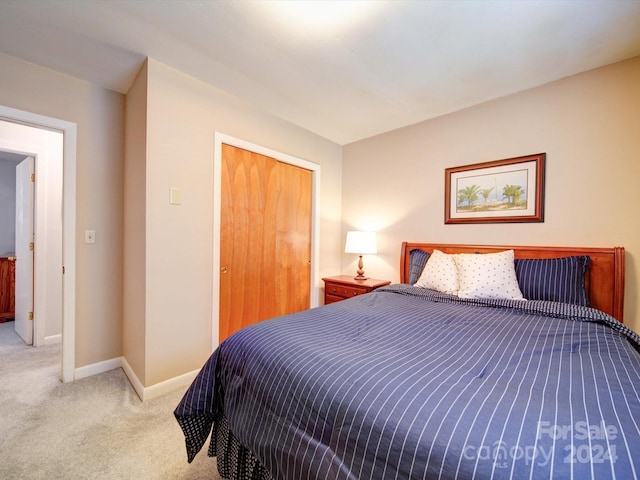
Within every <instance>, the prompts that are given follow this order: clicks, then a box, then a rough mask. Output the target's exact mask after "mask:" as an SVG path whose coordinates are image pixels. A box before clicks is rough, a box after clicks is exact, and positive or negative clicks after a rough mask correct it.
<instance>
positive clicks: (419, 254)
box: [409, 248, 429, 285]
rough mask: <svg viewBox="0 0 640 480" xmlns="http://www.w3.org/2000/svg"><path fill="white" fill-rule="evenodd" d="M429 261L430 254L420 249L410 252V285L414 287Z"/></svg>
mask: <svg viewBox="0 0 640 480" xmlns="http://www.w3.org/2000/svg"><path fill="white" fill-rule="evenodd" d="M427 260H429V254H428V253H427V252H425V251H422V250H420V249H417V248H415V249H413V250H411V251H410V252H409V265H410V268H409V283H410V284H411V285H413V284H414V283H416V282H417V281H418V279H419V278H420V274H421V273H422V270H424V266H425V265H426V264H427Z"/></svg>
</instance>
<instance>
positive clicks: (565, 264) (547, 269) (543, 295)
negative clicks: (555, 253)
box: [515, 255, 591, 307]
mask: <svg viewBox="0 0 640 480" xmlns="http://www.w3.org/2000/svg"><path fill="white" fill-rule="evenodd" d="M590 260H591V259H590V258H589V257H588V256H586V255H582V256H573V257H562V258H538V259H529V258H518V259H516V261H515V269H516V277H517V278H518V284H519V285H520V290H521V291H522V295H524V298H527V299H529V300H550V301H552V302H564V303H571V304H574V305H583V306H585V307H588V306H589V297H588V296H587V292H586V290H585V274H586V272H587V269H588V268H589V262H590Z"/></svg>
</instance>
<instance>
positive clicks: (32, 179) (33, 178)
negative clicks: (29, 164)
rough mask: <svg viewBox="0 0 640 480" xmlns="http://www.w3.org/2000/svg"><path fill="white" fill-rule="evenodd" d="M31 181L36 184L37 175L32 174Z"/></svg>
mask: <svg viewBox="0 0 640 480" xmlns="http://www.w3.org/2000/svg"><path fill="white" fill-rule="evenodd" d="M31 181H32V182H35V181H36V174H35V173H32V174H31Z"/></svg>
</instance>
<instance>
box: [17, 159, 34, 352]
mask: <svg viewBox="0 0 640 480" xmlns="http://www.w3.org/2000/svg"><path fill="white" fill-rule="evenodd" d="M34 161H35V159H34V158H33V157H27V158H25V159H24V160H23V161H22V162H20V163H19V164H18V165H16V252H15V254H16V278H15V284H16V296H15V298H16V305H15V326H14V328H15V330H16V333H17V334H18V335H20V337H22V339H23V340H24V341H25V343H26V344H27V345H32V344H33V255H34V253H33V245H34V243H33V242H34V239H33V192H34V182H33V180H32V179H33V174H34V163H35V162H34Z"/></svg>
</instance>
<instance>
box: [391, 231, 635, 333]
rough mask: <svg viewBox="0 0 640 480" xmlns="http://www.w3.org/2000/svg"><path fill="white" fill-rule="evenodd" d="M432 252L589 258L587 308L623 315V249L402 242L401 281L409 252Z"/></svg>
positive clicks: (407, 267)
mask: <svg viewBox="0 0 640 480" xmlns="http://www.w3.org/2000/svg"><path fill="white" fill-rule="evenodd" d="M416 248H417V249H420V250H424V251H425V252H428V253H431V252H432V251H433V250H434V249H436V250H440V251H442V252H444V253H495V252H500V251H503V250H513V251H514V253H515V258H559V257H568V256H573V255H588V256H589V257H591V262H590V265H589V270H588V271H587V276H586V279H585V285H586V290H587V295H588V296H589V305H590V306H592V307H594V308H597V309H599V310H602V311H603V312H605V313H608V314H609V315H611V316H612V317H614V318H616V319H617V320H619V321H620V322H622V321H623V313H624V247H613V248H586V247H523V246H509V245H455V244H437V243H410V242H403V243H402V251H401V253H400V282H401V283H409V273H410V272H409V270H410V267H411V263H410V258H409V252H411V251H412V250H414V249H416Z"/></svg>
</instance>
